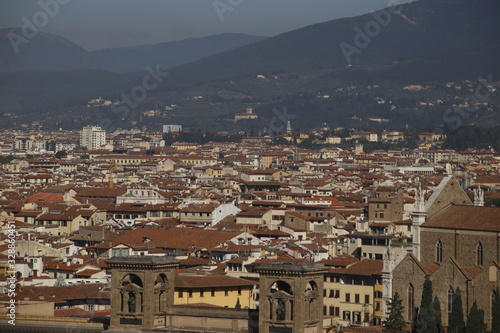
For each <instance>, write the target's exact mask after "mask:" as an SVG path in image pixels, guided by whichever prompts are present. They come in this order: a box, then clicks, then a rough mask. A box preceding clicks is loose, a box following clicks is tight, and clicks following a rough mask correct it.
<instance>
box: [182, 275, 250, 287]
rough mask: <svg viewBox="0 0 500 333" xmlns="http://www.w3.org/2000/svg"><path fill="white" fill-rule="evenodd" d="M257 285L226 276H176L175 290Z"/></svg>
mask: <svg viewBox="0 0 500 333" xmlns="http://www.w3.org/2000/svg"><path fill="white" fill-rule="evenodd" d="M253 285H257V283H256V282H253V281H249V280H244V279H239V278H235V277H231V276H227V275H215V274H210V275H177V276H176V277H175V288H210V287H242V286H253Z"/></svg>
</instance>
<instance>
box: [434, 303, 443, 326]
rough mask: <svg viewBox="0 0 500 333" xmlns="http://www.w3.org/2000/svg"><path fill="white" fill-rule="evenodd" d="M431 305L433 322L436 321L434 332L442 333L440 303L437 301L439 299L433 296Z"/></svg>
mask: <svg viewBox="0 0 500 333" xmlns="http://www.w3.org/2000/svg"><path fill="white" fill-rule="evenodd" d="M432 306H433V307H434V315H435V317H434V318H435V322H436V332H437V333H443V323H442V319H441V303H440V302H439V299H438V298H437V296H436V297H434V301H433V302H432Z"/></svg>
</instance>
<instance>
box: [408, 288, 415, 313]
mask: <svg viewBox="0 0 500 333" xmlns="http://www.w3.org/2000/svg"><path fill="white" fill-rule="evenodd" d="M414 310H415V295H414V290H413V286H412V285H411V284H410V286H409V287H408V320H413V311H414Z"/></svg>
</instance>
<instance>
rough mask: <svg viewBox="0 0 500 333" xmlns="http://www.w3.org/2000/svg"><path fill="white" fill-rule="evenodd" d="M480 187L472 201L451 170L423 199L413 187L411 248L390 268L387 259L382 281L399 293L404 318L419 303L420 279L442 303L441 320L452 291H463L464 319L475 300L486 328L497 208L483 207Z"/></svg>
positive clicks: (495, 278) (499, 238)
mask: <svg viewBox="0 0 500 333" xmlns="http://www.w3.org/2000/svg"><path fill="white" fill-rule="evenodd" d="M482 197H483V193H482V191H481V190H480V189H477V190H476V191H475V200H474V204H472V202H471V201H470V199H469V198H468V196H467V194H466V193H465V192H464V191H463V190H462V188H461V187H460V185H459V183H458V182H457V181H456V180H455V179H454V178H453V177H451V176H448V177H446V178H445V179H444V180H443V182H442V183H441V184H440V185H439V186H438V188H437V191H436V192H434V194H433V195H432V196H431V198H430V199H429V200H428V201H427V202H425V200H424V195H423V193H421V192H419V193H417V198H416V204H415V211H414V213H413V215H412V224H413V250H412V253H410V254H407V255H406V256H405V257H404V258H403V259H402V260H400V262H399V263H398V264H397V265H396V266H395V267H394V269H393V270H392V274H388V273H389V271H390V268H391V267H390V261H389V260H386V266H388V267H384V270H386V271H387V272H386V274H385V281H384V282H385V284H386V287H387V288H392V293H390V294H391V295H392V294H394V293H396V292H397V293H398V294H399V295H400V296H401V298H402V299H403V304H404V306H405V319H406V320H407V321H412V320H413V316H414V311H415V308H416V307H419V306H420V302H421V295H422V288H423V284H424V280H425V278H426V277H429V278H430V279H431V281H432V283H433V292H434V294H433V297H434V296H437V297H438V299H439V301H440V303H441V312H442V313H441V316H442V323H443V325H444V326H445V327H446V326H448V316H449V313H450V312H451V311H452V301H451V300H452V297H453V293H454V292H455V290H456V288H457V287H458V288H459V289H460V291H461V294H462V303H463V309H462V310H463V313H464V316H465V318H464V320H465V321H467V318H466V316H467V314H468V312H469V310H470V308H471V306H472V304H473V303H474V301H476V302H477V305H478V307H479V308H481V309H483V310H484V313H485V322H486V323H487V325H488V327H490V328H491V320H492V300H493V295H494V291H495V290H496V288H498V287H500V272H499V268H500V264H499V262H500V208H492V207H482V206H483V205H484V204H483V199H482Z"/></svg>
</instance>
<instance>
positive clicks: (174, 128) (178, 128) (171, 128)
mask: <svg viewBox="0 0 500 333" xmlns="http://www.w3.org/2000/svg"><path fill="white" fill-rule="evenodd" d="M179 132H182V125H163V133H179Z"/></svg>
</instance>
